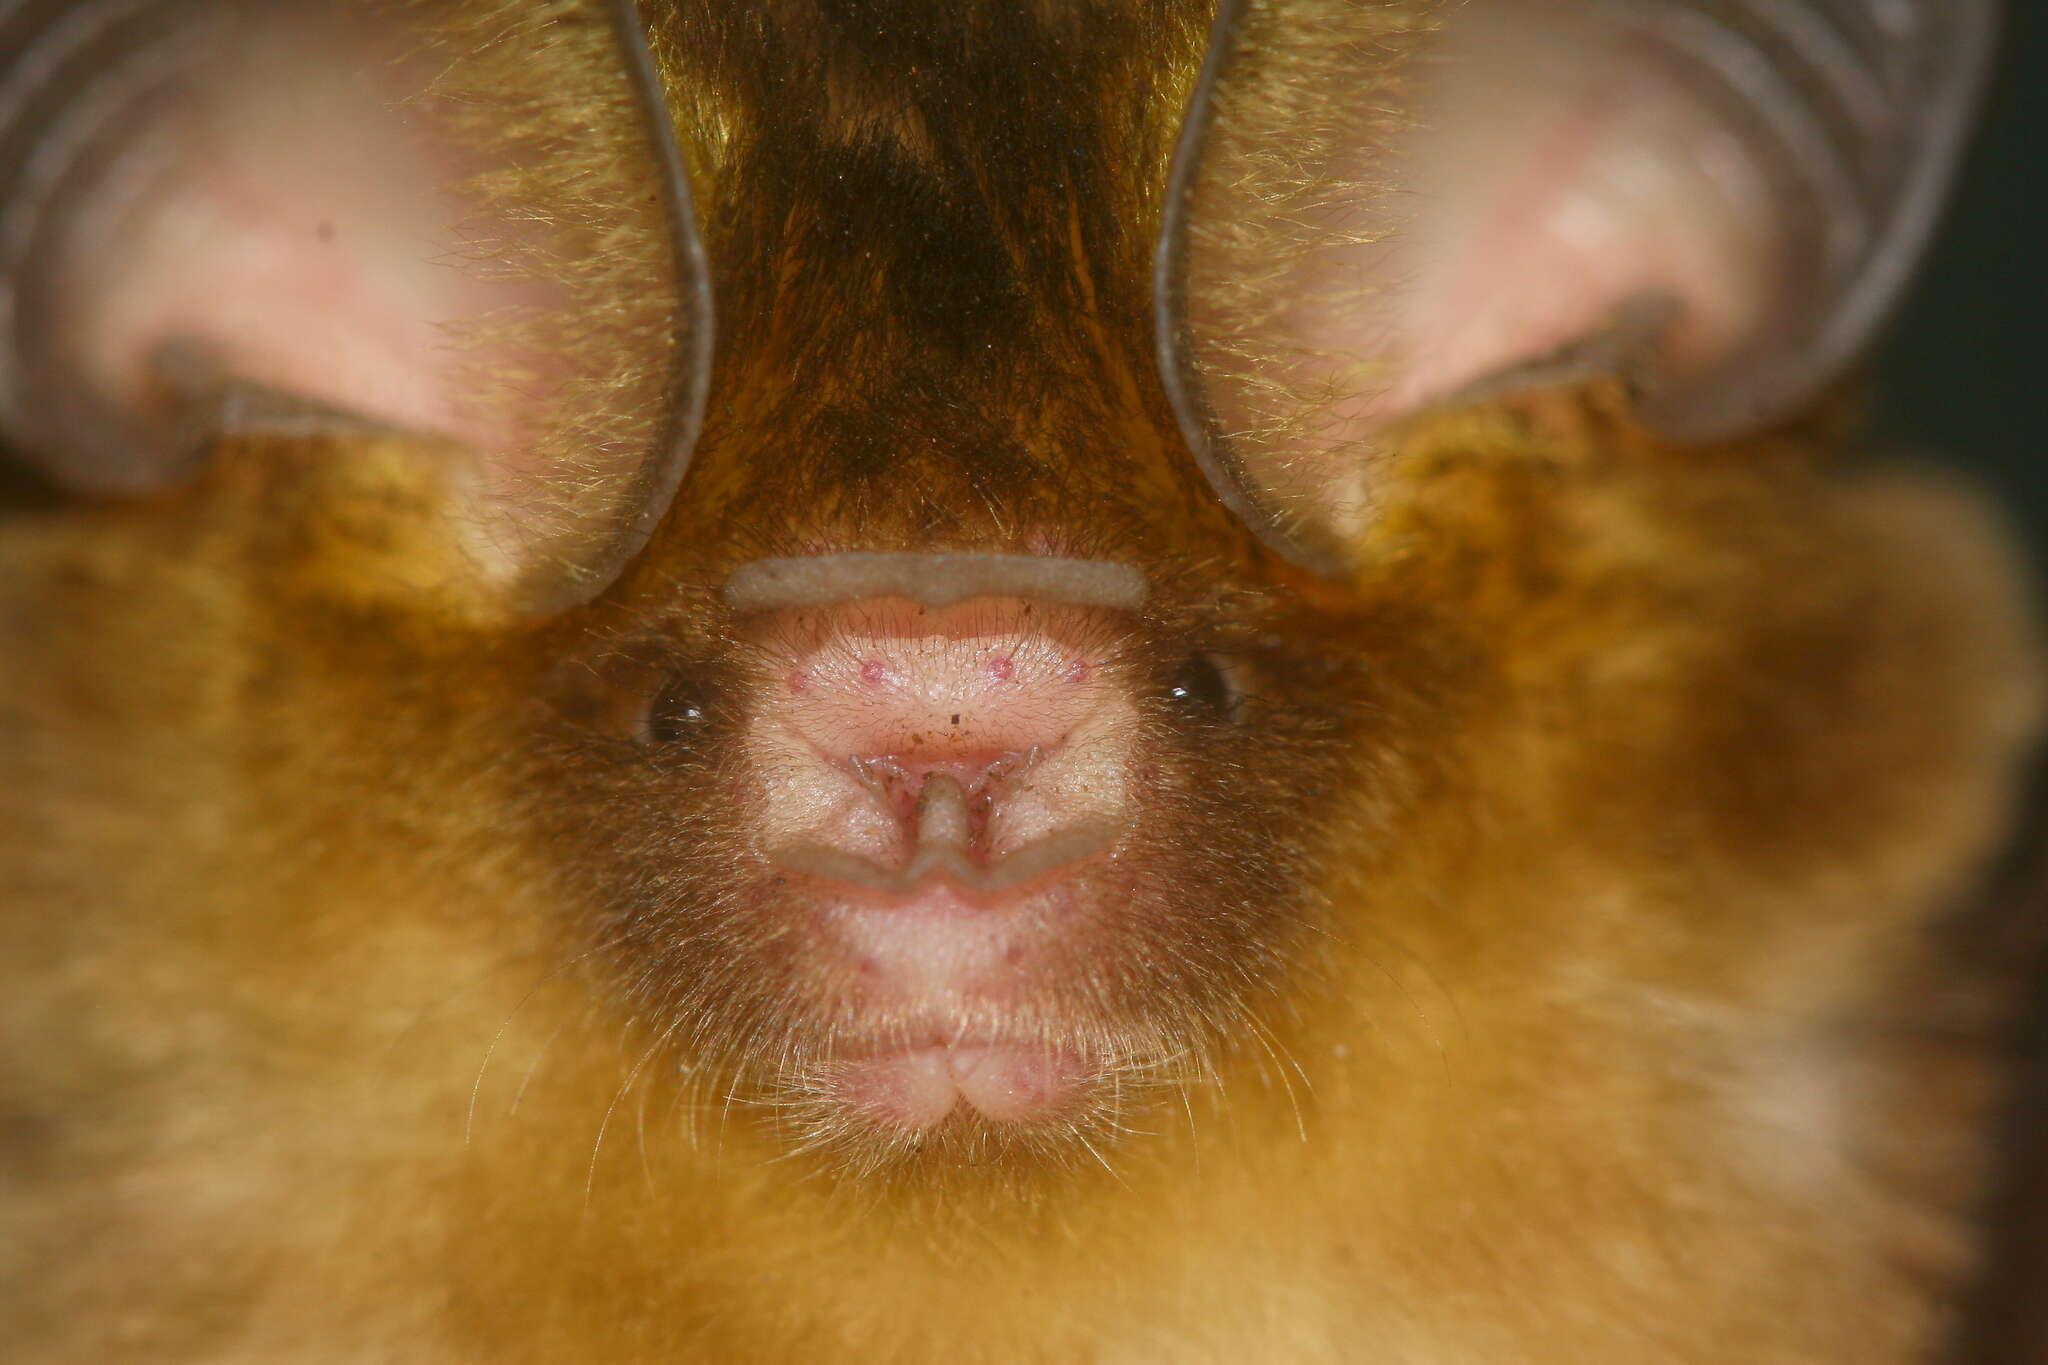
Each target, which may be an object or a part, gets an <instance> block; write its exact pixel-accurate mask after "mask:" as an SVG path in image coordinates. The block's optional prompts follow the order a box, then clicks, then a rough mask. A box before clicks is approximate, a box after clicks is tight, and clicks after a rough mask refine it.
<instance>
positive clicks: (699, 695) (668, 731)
mask: <svg viewBox="0 0 2048 1365" xmlns="http://www.w3.org/2000/svg"><path fill="white" fill-rule="evenodd" d="M716 703H717V692H716V689H714V688H713V687H712V685H711V683H710V682H709V680H708V679H706V678H705V677H704V676H703V675H702V674H700V673H696V672H683V673H678V674H677V675H676V676H675V677H673V678H671V679H670V680H669V683H668V685H667V686H666V687H664V688H662V690H661V692H660V694H659V695H658V696H656V697H655V699H654V701H653V702H652V703H651V704H650V705H649V706H648V708H647V719H646V723H645V731H646V737H647V740H648V742H650V743H652V744H658V745H666V744H683V743H687V742H689V741H690V740H691V739H694V738H696V737H697V736H699V735H701V734H702V733H703V732H704V730H705V729H706V727H708V726H709V724H710V722H711V717H712V713H713V710H714V708H715V706H716Z"/></svg>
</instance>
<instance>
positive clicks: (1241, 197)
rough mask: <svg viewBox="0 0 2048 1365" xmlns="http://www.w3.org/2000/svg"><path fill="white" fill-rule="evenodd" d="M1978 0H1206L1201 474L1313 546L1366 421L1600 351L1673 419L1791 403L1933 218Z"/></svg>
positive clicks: (1748, 414)
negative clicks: (1212, 13)
mask: <svg viewBox="0 0 2048 1365" xmlns="http://www.w3.org/2000/svg"><path fill="white" fill-rule="evenodd" d="M1995 18H1996V15H1995V0H1466V3H1462V4H1429V3H1422V2H1421V0H1416V2H1415V3H1401V0H1393V2H1391V3H1387V4H1378V5H1358V4H1354V3H1347V2H1346V0H1224V2H1223V4H1222V7H1221V12H1220V13H1219V15H1218V18H1217V22H1216V27H1215V31H1214V34H1213V37H1212V42H1211V48H1210V52H1209V56H1208V60H1207V64H1206V66H1205V68H1204V70H1203V74H1202V77H1201V81H1200V85H1199V87H1198V90H1197V93H1196V95H1195V98H1194V102H1193V104H1192V106H1191V109H1190V113H1189V117H1188V121H1187V126H1186V129H1185V131H1184V132H1183V135H1182V141H1181V146H1180V148H1179V152H1178V155H1177V157H1176V160H1175V164H1174V171H1173V180H1172V184H1171V188H1170V195H1169V200H1168V207H1167V213H1166V224H1165V233H1164V237H1163V239H1162V244H1161V247H1160V253H1159V281H1158V290H1157V301H1158V307H1159V310H1160V318H1159V337H1160V346H1161V363H1162V369H1163V373H1164V377H1165V380H1166V383H1167V387H1168V391H1169V393H1170V394H1171V396H1172V397H1173V399H1174V402H1175V405H1176V407H1177V409H1178V411H1179V414H1180V417H1181V422H1182V426H1183V428H1184V430H1185V431H1186V433H1187V435H1188V438H1189V441H1190V443H1191V445H1192V447H1193V449H1194V450H1195V452H1196V455H1197V458H1198V459H1200V460H1201V461H1202V463H1203V466H1204V469H1205V471H1206V472H1207V473H1208V475H1209V477H1210V479H1211V481H1212V482H1213V483H1214V484H1215V486H1216V488H1217V491H1218V493H1219V494H1220V495H1221V496H1222V497H1223V498H1224V500H1225V501H1226V502H1228V503H1230V505H1231V506H1232V507H1233V508H1234V509H1235V510H1236V511H1238V513H1239V514H1240V515H1241V516H1244V517H1245V518H1247V519H1248V520H1249V521H1250V523H1251V524H1252V525H1253V526H1254V527H1255V528H1257V529H1258V531H1259V533H1260V534H1261V535H1262V536H1263V537H1264V538H1265V539H1266V540H1267V541H1268V543H1269V544H1271V545H1273V546H1274V547H1275V548H1276V549H1278V550H1280V551H1282V552H1283V553H1285V554H1286V555H1288V556H1289V557H1290V558H1292V559H1294V560H1296V561H1297V562H1299V563H1302V564H1305V565H1308V566H1310V567H1313V568H1317V569H1320V570H1323V571H1325V572H1338V571H1341V569H1342V568H1343V566H1344V562H1345V552H1344V546H1345V545H1346V544H1347V543H1348V542H1349V541H1350V539H1351V537H1352V536H1353V535H1355V533H1356V532H1357V531H1358V529H1359V528H1360V527H1361V526H1362V525H1364V524H1365V522H1366V521H1367V520H1368V519H1369V517H1370V515H1371V506H1372V491H1373V485H1374V478H1373V470H1372V464H1373V454H1374V436H1375V434H1376V433H1377V432H1378V431H1380V430H1381V429H1383V428H1384V426H1385V425H1386V424H1387V423H1388V422H1389V421H1391V420H1394V419H1397V418H1399V417H1401V416H1403V415H1406V414H1409V413H1412V412H1414V411H1416V410H1418V409H1420V408H1423V407H1426V406H1431V405H1437V404H1443V403H1454V402H1457V401H1460V399H1461V398H1464V397H1467V396H1472V395H1476V394H1479V393H1486V392H1495V391H1498V390H1499V389H1500V388H1501V387H1503V386H1513V385H1517V384H1523V383H1527V384H1536V383H1544V382H1559V381H1563V380H1566V379H1570V378H1572V377H1575V376H1577V377H1591V376H1592V375H1593V374H1595V373H1598V372H1601V371H1613V372H1621V374H1622V377H1623V378H1625V379H1627V380H1629V381H1631V382H1632V384H1633V385H1634V386H1635V388H1636V390H1637V392H1638V393H1639V394H1640V402H1641V410H1642V415H1643V417H1644V419H1645V420H1646V421H1647V422H1649V423H1650V424H1652V425H1653V426H1655V427H1657V428H1659V429H1661V430H1663V431H1664V432H1665V433H1666V434H1668V435H1669V436H1672V437H1674V438H1676V439H1680V440H1690V441H1711V440H1720V439H1725V438H1729V437H1735V436H1740V435H1742V434H1745V433H1747V432H1750V431H1754V430H1756V429H1759V428H1761V427H1763V426H1765V425H1767V424H1769V423H1771V422H1773V421H1776V420H1779V419H1782V418H1785V417H1787V416H1788V415H1791V414H1792V413H1794V412H1795V411H1796V410H1797V409H1798V408H1800V406H1801V405H1802V404H1805V403H1807V402H1809V401H1811V400H1812V399H1813V398H1814V397H1815V396H1816V392H1817V391H1818V390H1819V389H1820V388H1821V387H1822V386H1823V385H1825V384H1826V383H1827V382H1828V381H1829V380H1830V379H1831V378H1833V377H1834V376H1835V375H1836V374H1837V373H1838V371H1839V370H1840V369H1841V368H1842V367H1843V366H1845V365H1846V364H1848V363H1850V362H1851V361H1853V360H1854V359H1855V358H1856V356H1857V355H1858V353H1859V352H1860V351H1861V350H1862V349H1863V348H1864V347H1865V346H1866V345H1867V344H1868V342H1869V341H1870V339H1871V336H1872V334H1873V332H1874V331H1875V329H1876V328H1877V327H1878V325H1879V324H1880V322H1881V321H1882V320H1883V318H1884V316H1885V315H1886V313H1887V311H1888V310H1889V308H1890V306H1891V304H1892V302H1893V300H1894V299H1895V297H1896V295H1897V293H1898V291H1899V289H1900V286H1901V285H1902V283H1903V282H1904V280H1905V278H1906V276H1907V274H1908V272H1909V271H1910V269H1911V266H1912V264H1913V262H1914V261H1915V259H1916V258H1917V257H1918V255H1919V253H1920V251H1921V249H1922V247H1923V245H1924V244H1925V242H1926V239H1927V237H1928V234H1929V231H1930V228H1931V226H1932V224H1933V220H1934V218H1935V215H1936V213H1937V211H1938V209H1939V206H1940V204H1941V201H1942V199H1943V197H1944V195H1945V193H1946V190H1947V186H1948V183H1949V180H1950V179H1951V176H1952V173H1953V170H1954V167H1955V163H1956V161H1957V157H1958V153H1959V150H1960V148H1961V145H1962V143H1963V141H1964V138H1965V135H1966V132H1967V129H1968V125H1969V123H1970V119H1971V115H1972V113H1973V111H1974V107H1975V102H1976V95H1977V91H1978V88H1979V86H1980V84H1981V81H1982V78H1983V75H1984V70H1985V67H1986V65H1987V58H1988V53H1989V50H1990V47H1991V41H1992V32H1993V29H1994V27H1995Z"/></svg>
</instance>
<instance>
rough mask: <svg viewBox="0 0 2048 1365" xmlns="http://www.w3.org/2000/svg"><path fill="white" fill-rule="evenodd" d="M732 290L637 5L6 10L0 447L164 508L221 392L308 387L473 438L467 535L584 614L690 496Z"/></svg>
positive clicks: (48, 6)
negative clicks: (719, 294) (665, 516)
mask: <svg viewBox="0 0 2048 1365" xmlns="http://www.w3.org/2000/svg"><path fill="white" fill-rule="evenodd" d="M705 278H706V269H705V263H704V260H703V253H702V250H701V248H700V247H699V245H698V244H697V238H696V234H695V230H694V222H693V216H692V208H691V202H690V196H689V190H688V186H687V184H686V183H685V181H684V178H683V173H682V166H681V161H680V157H679V155H678V153H677V151H676V149H675V143H674V137H673V133H672V130H671V129H670V126H669V121H668V116H667V113H666V111H665V108H664V102H663V93H662V85H661V80H660V77H659V75H658V73H657V72H656V71H655V69H654V65H653V61H652V59H651V57H650V56H649V54H648V50H647V44H646V39H645V35H644V32H643V30H642V28H641V24H640V17H639V14H638V10H637V7H636V6H635V5H633V4H632V3H630V0H554V2H553V3H550V4H546V5H535V6H515V5H503V4H473V3H466V2H465V0H332V2H331V3H320V2H319V0H213V2H212V3H190V2H189V0H85V2H84V3H80V4H64V3H55V2H54V0H31V2H30V3H27V4H25V5H17V6H13V7H7V8H5V10H4V14H0V424H4V435H5V437H6V439H7V441H8V443H9V444H10V445H11V446H13V447H16V448H18V449H20V450H21V451H23V452H24V453H25V454H27V455H28V457H29V458H31V459H33V460H35V461H36V462H37V463H38V464H39V465H41V466H42V467H43V468H44V469H45V470H46V471H47V472H48V473H49V474H50V475H51V476H52V477H53V478H54V479H55V480H56V481H57V482H58V483H59V484H61V485H66V486H70V487H73V488H77V489H80V490H82V491H86V492H93V493H110V492H111V493H121V492H146V491H148V490H149V489H151V488H154V487H158V486H161V485H163V484H165V483H168V482H171V481H173V480H175V479H177V478H179V477H180V476H181V475H182V473H183V472H184V471H185V470H186V469H187V467H188V465H189V460H190V457H191V452H192V449H193V445H192V436H193V422H194V421H195V420H197V419H200V418H204V417H206V416H207V415H209V414H231V413H232V412H234V411H238V410H239V409H238V408H237V406H236V405H235V404H224V403H222V402H221V401H219V399H220V396H221V393H224V392H226V391H228V390H235V391H249V392H261V391H272V392H274V393H276V394H279V395H298V396H299V397H300V398H302V399H303V400H304V405H303V406H304V410H305V411H307V412H320V411H326V412H331V413H336V414H350V413H352V414H356V415H357V417H358V418H359V420H360V423H361V424H362V425H363V426H364V427H365V429H375V430H384V431H394V430H410V431H416V432H418V433H420V434H421V436H422V437H423V438H425V441H424V442H423V448H424V447H425V445H432V446H434V447H435V448H436V449H437V450H445V448H446V445H447V443H448V442H449V441H451V440H452V441H454V442H458V443H460V444H462V445H465V446H467V447H468V448H469V449H470V450H471V451H472V454H473V458H472V460H471V462H470V469H469V471H468V473H467V474H465V475H463V476H462V477H460V478H458V479H456V481H455V482H454V483H453V484H451V485H450V494H449V495H450V498H451V503H450V506H449V508H448V517H447V524H448V526H449V527H450V530H451V534H453V535H455V536H457V537H459V538H460V539H461V540H462V541H463V542H464V544H465V546H466V549H465V550H464V553H466V554H467V555H468V556H469V557H470V558H471V559H472V560H473V561H474V562H475V564H476V566H477V571H478V574H479V577H480V579H481V580H482V581H485V582H487V583H490V584H494V585H496V586H495V587H493V588H492V591H494V592H496V593H498V594H499V595H500V596H502V597H504V598H505V599H507V601H508V604H509V605H512V606H513V607H514V608H515V609H516V610H520V611H524V612H535V611H549V610H553V609H557V608H559V607H562V606H565V605H568V604H570V603H573V602H575V601H578V600H581V599H583V598H586V597H588V596H590V595H592V594H594V593H595V592H597V591H599V590H601V589H602V587H603V586H604V585H605V584H606V583H608V582H610V581H611V579H612V578H613V577H614V576H615V575H616V573H617V572H618V569H619V567H620V566H621V565H622V564H623V563H624V562H625V560H626V559H627V558H629V557H630V556H631V555H632V554H633V553H634V552H636V551H637V550H638V549H639V547H640V546H641V545H642V544H644V542H645V540H646V538H647V535H648V534H649V533H650V531H651V529H652V527H653V525H654V523H655V522H656V521H657V520H658V519H659V517H660V516H661V514H662V512H663V511H665V510H666V507H667V505H668V502H669V500H670V498H671V497H672V496H673V493H674V490H675V487H676V485H677V483H678V481H679V480H680V478H681V474H682V470H683V466H684V464H685V462H686V461H687V458H688V453H689V450H690V447H691V445H692V443H693V441H694V439H695V434H696V430H697V425H698V419H699V414H701V412H702V409H703V401H704V394H705V385H706V380H707V374H708V358H709V350H708V347H709V342H710V326H709V324H710V292H709V289H708V288H707V287H706V284H705ZM207 376H211V377H212V380H211V382H210V383H209V382H208V381H207ZM195 385H196V386H195ZM216 387H217V388H218V389H219V390H220V392H219V393H217V392H215V391H214V389H215V388H216ZM344 425H345V424H344Z"/></svg>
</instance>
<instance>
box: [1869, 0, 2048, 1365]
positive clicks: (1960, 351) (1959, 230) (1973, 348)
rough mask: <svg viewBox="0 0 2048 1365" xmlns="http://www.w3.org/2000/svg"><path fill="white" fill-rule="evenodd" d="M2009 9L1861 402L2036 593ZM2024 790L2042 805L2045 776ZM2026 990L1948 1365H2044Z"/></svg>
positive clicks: (2022, 927)
mask: <svg viewBox="0 0 2048 1365" xmlns="http://www.w3.org/2000/svg"><path fill="white" fill-rule="evenodd" d="M2007 10H2008V11H2009V12H2008V15H2007V33H2006V42H2005V49H2004V54H2003V57H2002V60H2001V65H2000V70H1999V74H1998V80H1997V83H1996V85H1995V86H1994V87H1993V89H1992V92H1991V97H1990V101H1989V104H1988V105H1987V108H1986V110H1985V115H1986V122H1985V127H1984V135H1983V137H1982V139H1981V140H1980V141H1979V142H1978V144H1977V146H1976V149H1975V151H1974V153H1973V154H1972V156H1971V157H1970V160H1969V163H1968V165H1967V166H1966V168H1965V171H1964V175H1963V181H1962V184H1961V186H1960V194H1959V197H1958V199H1957V201H1956V203H1955V206H1954V209H1953V211H1952V213H1951V215H1950V217H1949V220H1948V224H1947V227H1946V230H1945V231H1944V232H1943V233H1942V235H1941V237H1940V239H1939V241H1938V243H1937V245H1936V248H1935V252H1934V255H1933V258H1932V259H1931V260H1930V261H1929V263H1928V268H1927V269H1926V271H1925V272H1924V273H1923V274H1922V276H1921V278H1920V281H1919V284H1918V287H1917V288H1916V289H1915V290H1914V291H1913V293H1912V295H1911V296H1910V297H1909V298H1908V300H1907V302H1906V305H1905V307H1904V309H1903V310H1902V312H1901V313H1900V315H1899V318H1898V320H1897V325H1896V327H1895V328H1894V330H1893V332H1892V334H1891V339H1890V341H1889V343H1888V344H1887V346H1886V347H1885V350H1884V352H1883V354H1882V355H1881V356H1880V358H1879V359H1880V364H1879V367H1878V373H1877V382H1876V391H1875V395H1874V396H1875V399H1876V415H1877V418H1878V428H1879V433H1880V435H1881V436H1882V437H1883V438H1884V440H1885V442H1886V443H1887V444H1891V445H1899V444H1903V445H1905V446H1907V447H1908V448H1911V449H1915V450H1918V451H1920V452H1924V453H1926V454H1930V455H1935V456H1938V457H1941V458H1942V459H1943V460H1944V461H1946V462H1951V463H1953V464H1954V465H1956V466H1958V467H1961V468H1964V469H1967V470H1970V471H1972V472H1973V473H1975V474H1976V475H1977V476H1978V477H1979V478H1980V479H1981V480H1982V481H1984V482H1985V483H1987V484H1988V485H1989V486H1990V487H1991V488H1992V489H1993V491H1994V492H1995V493H1997V494H1998V496H1999V497H2000V500H2001V501H2002V502H2003V503H2004V504H2005V505H2006V506H2007V508H2008V509H2009V511H2010V513H2011V516H2012V518H2013V521H2014V523H2015V524H2016V525H2017V526H2018V527H2019V528H2020V529H2021V530H2022V531H2023V532H2024V533H2025V535H2026V538H2027V543H2028V546H2029V548H2030V549H2031V550H2032V552H2033V556H2034V563H2035V565H2036V569H2037V572H2038V573H2039V574H2040V575H2041V577H2042V581H2043V582H2044V583H2048V0H2007ZM2043 599H2044V600H2048V592H2044V593H2043ZM2043 766H2044V769H2048V764H2044V765H2043ZM2036 791H2037V793H2038V794H2039V796H2048V781H2040V782H2037V786H2036ZM2032 825H2033V827H2034V828H2035V829H2037V830H2042V831H2048V800H2043V799H2038V797H2037V801H2036V803H2035V810H2034V817H2033V821H2032ZM2021 843H2022V845H2023V847H2022V848H2021V849H2020V850H2018V851H2017V853H2016V857H2015V860H2014V866H2015V868H2016V870H2017V871H2018V872H2019V876H2018V878H2017V879H2016V880H2015V881H2014V882H2013V884H2012V885H2013V887H2014V888H2015V889H2016V891H2017V895H2016V897H2015V903H2016V909H2017V911H2018V913H2017V914H2016V915H2015V916H2013V919H2014V920H2015V921H2016V924H2015V928H2016V929H2017V933H2016V935H2015V942H2017V943H2019V944H2022V945H2032V946H2034V947H2035V949H2036V950H2037V951H2038V947H2039V945H2040V944H2041V943H2042V942H2044V941H2048V835H2044V837H2041V838H2038V839H2027V838H2026V837H2025V836H2022V839H2021ZM2025 846H2031V847H2025ZM2036 979H2037V990H2036V992H2035V1001H2036V1005H2035V1009H2034V1011H2033V1017H2032V1019H2031V1021H2030V1023H2029V1025H2028V1026H2027V1027H2026V1028H2025V1029H2023V1030H2022V1037H2021V1040H2020V1041H2021V1045H2022V1047H2023V1048H2025V1050H2026V1051H2028V1052H2029V1053H2031V1054H2032V1062H2033V1065H2032V1071H2033V1076H2034V1081H2033V1084H2032V1085H2031V1087H2030V1088H2029V1090H2028V1091H2027V1092H2025V1093H2023V1094H2022V1095H2021V1096H2020V1097H2019V1099H2018V1101H2017V1103H2016V1104H2015V1105H2014V1111H2013V1114H2012V1122H2011V1124H2010V1127H2009V1130H2008V1136H2007V1154H2008V1163H2007V1171H2006V1176H2005V1180H2004V1183H2003V1186H2002V1188H2001V1189H2000V1190H1999V1192H1998V1194H1997V1196H1996V1205H1995V1209H1994V1216H1995V1217H1996V1218H1997V1221H1998V1222H1999V1223H2000V1224H2001V1225H2002V1227H2003V1245H2002V1246H2001V1247H2000V1248H1999V1253H2000V1254H1999V1255H1998V1257H1997V1260H1996V1263H1995V1264H1994V1266H1993V1267H1992V1270H1991V1274H1990V1276H1989V1282H1988V1283H1987V1285H1986V1286H1985V1289H1986V1292H1985V1294H1984V1297H1983V1301H1982V1303H1981V1304H1980V1311H1979V1313H1978V1314H1977V1316H1976V1320H1975V1322H1974V1324H1973V1326H1972V1328H1971V1329H1970V1330H1968V1331H1967V1332H1966V1333H1965V1334H1964V1339H1963V1340H1962V1341H1961V1342H1959V1343H1958V1345H1959V1347H1960V1349H1959V1350H1958V1351H1957V1353H1956V1354H1955V1356H1954V1360H1955V1362H1956V1365H2048V972H2037V973H2036Z"/></svg>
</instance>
